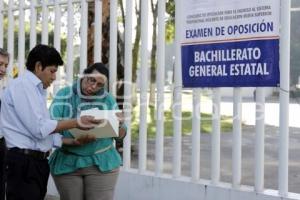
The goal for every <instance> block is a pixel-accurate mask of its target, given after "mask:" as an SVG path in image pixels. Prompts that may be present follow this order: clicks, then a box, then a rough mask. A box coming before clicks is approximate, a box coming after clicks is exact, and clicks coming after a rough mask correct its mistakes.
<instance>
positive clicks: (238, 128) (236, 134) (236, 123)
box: [211, 88, 242, 188]
mask: <svg viewBox="0 0 300 200" xmlns="http://www.w3.org/2000/svg"><path fill="white" fill-rule="evenodd" d="M232 141H233V145H232V187H233V188H238V187H239V186H240V184H241V165H242V161H241V160H242V89H241V88H234V89H233V140H232ZM211 148H214V147H213V146H212V147H211Z"/></svg>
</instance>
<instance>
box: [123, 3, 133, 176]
mask: <svg viewBox="0 0 300 200" xmlns="http://www.w3.org/2000/svg"><path fill="white" fill-rule="evenodd" d="M132 14H133V1H132V0H126V16H125V53H124V63H125V65H124V68H125V74H124V80H125V81H124V83H125V85H124V106H123V110H124V114H125V124H126V125H127V135H126V137H125V139H124V151H123V159H124V160H123V167H124V169H126V170H128V169H129V168H130V164H131V110H132V19H133V17H132Z"/></svg>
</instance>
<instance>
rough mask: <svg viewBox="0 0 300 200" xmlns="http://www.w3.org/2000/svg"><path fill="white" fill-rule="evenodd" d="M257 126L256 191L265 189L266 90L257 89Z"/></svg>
mask: <svg viewBox="0 0 300 200" xmlns="http://www.w3.org/2000/svg"><path fill="white" fill-rule="evenodd" d="M255 119H256V126H255V132H256V135H255V185H254V189H255V191H256V192H262V191H263V189H264V160H265V158H264V155H265V150H264V149H265V142H264V139H265V91H264V88H257V89H256V117H255Z"/></svg>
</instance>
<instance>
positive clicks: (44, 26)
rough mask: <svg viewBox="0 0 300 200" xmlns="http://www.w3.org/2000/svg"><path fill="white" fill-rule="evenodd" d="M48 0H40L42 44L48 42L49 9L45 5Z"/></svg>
mask: <svg viewBox="0 0 300 200" xmlns="http://www.w3.org/2000/svg"><path fill="white" fill-rule="evenodd" d="M47 3H48V0H44V1H43V2H42V44H48V42H49V38H48V16H49V11H48V7H47Z"/></svg>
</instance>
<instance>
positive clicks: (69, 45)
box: [67, 0, 74, 84]
mask: <svg viewBox="0 0 300 200" xmlns="http://www.w3.org/2000/svg"><path fill="white" fill-rule="evenodd" d="M73 19H74V10H73V2H72V0H68V34H67V84H72V82H73V57H74V55H73V39H74V38H73V37H74V24H73V23H74V22H73Z"/></svg>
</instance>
